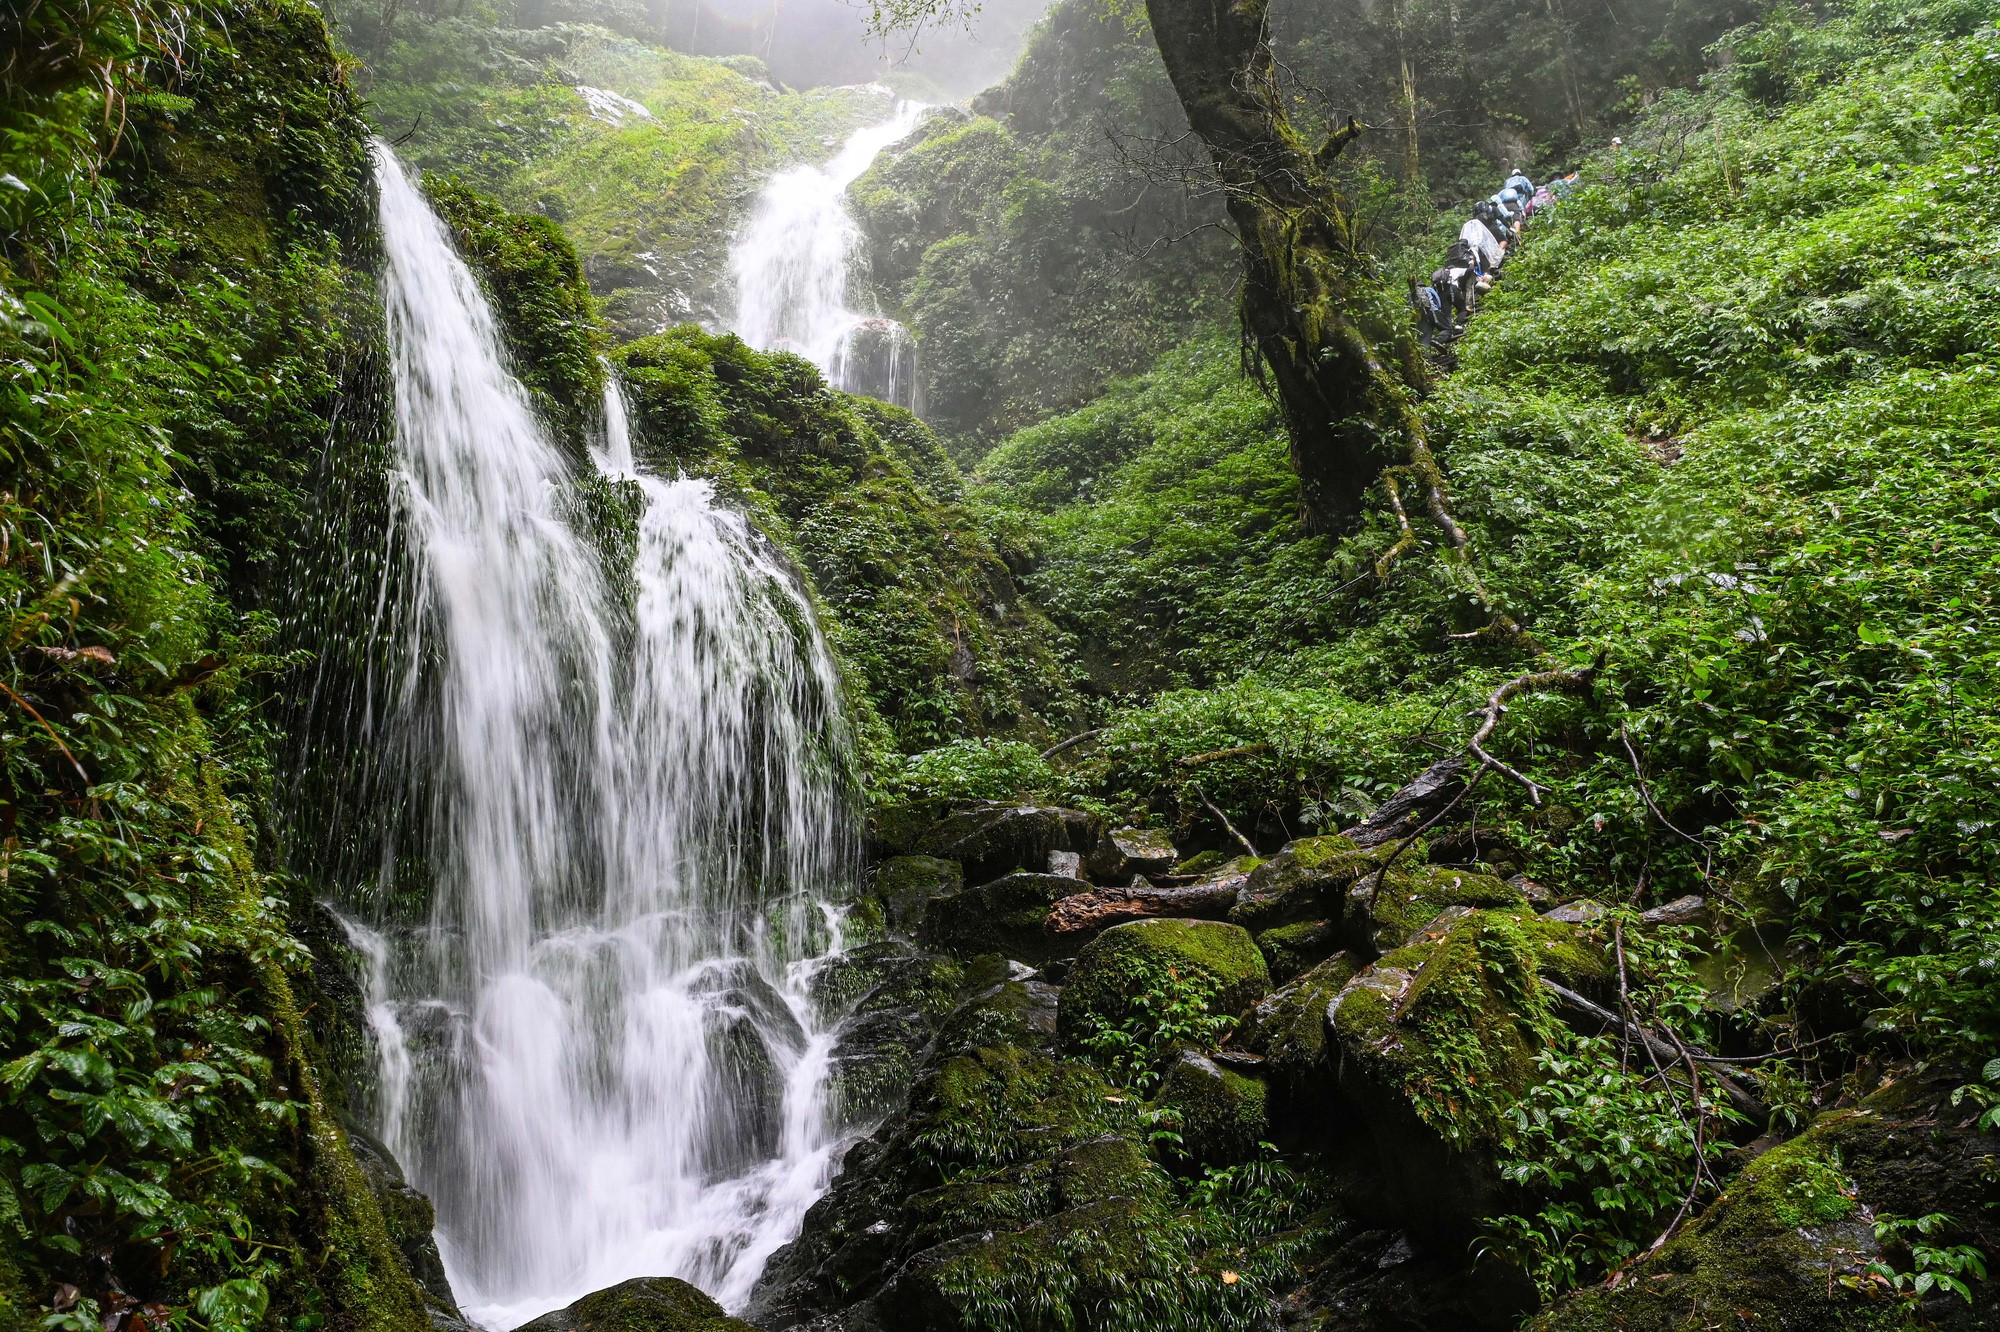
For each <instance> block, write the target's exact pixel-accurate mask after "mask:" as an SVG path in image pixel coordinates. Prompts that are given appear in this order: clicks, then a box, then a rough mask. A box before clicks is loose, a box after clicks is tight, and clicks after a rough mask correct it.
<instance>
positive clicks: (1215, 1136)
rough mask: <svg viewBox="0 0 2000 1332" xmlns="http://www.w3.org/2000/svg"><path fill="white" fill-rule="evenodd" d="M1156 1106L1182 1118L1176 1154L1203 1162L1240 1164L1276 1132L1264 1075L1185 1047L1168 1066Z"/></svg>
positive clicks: (1154, 1099) (1154, 1105)
mask: <svg viewBox="0 0 2000 1332" xmlns="http://www.w3.org/2000/svg"><path fill="white" fill-rule="evenodd" d="M1153 1107H1154V1108H1155V1109H1156V1110H1163V1111H1166V1112H1167V1113H1169V1114H1171V1115H1172V1116H1173V1117H1174V1119H1175V1121H1176V1122H1177V1123H1178V1125H1179V1128H1178V1129H1177V1131H1178V1132H1179V1134H1180V1139H1181V1142H1180V1147H1179V1148H1178V1150H1177V1151H1176V1152H1175V1155H1177V1156H1179V1157H1181V1158H1182V1159H1184V1160H1187V1161H1191V1162H1194V1163H1196V1164H1199V1165H1218V1166H1221V1165H1234V1164H1236V1163H1237V1162H1239V1161H1247V1160H1250V1159H1251V1158H1252V1157H1254V1156H1256V1154H1257V1145H1258V1144H1259V1143H1261V1142H1263V1141H1264V1140H1265V1139H1266V1138H1268V1137H1269V1136H1270V1133H1271V1116H1270V1111H1269V1109H1268V1107H1267V1105H1266V1096H1265V1089H1264V1083H1263V1080H1262V1079H1260V1078H1254V1077H1246V1076H1244V1075H1243V1074H1241V1073H1238V1072H1237V1071H1236V1070H1234V1069H1230V1068H1224V1067H1223V1066H1222V1065H1220V1064H1218V1063H1216V1062H1215V1061H1214V1060H1213V1059H1210V1058H1209V1057H1208V1056H1206V1055H1202V1054H1197V1053H1195V1052H1194V1051H1192V1050H1183V1051H1181V1052H1180V1053H1179V1054H1178V1055H1177V1056H1175V1058H1174V1061H1173V1062H1172V1063H1171V1064H1169V1065H1168V1066H1167V1071H1166V1076H1165V1077H1163V1078H1162V1079H1161V1080H1160V1090H1159V1092H1158V1094H1157V1095H1156V1096H1155V1097H1154V1098H1153Z"/></svg>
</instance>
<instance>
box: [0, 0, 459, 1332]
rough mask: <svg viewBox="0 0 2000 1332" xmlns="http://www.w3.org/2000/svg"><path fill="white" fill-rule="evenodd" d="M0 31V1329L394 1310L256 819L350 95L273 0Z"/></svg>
mask: <svg viewBox="0 0 2000 1332" xmlns="http://www.w3.org/2000/svg"><path fill="white" fill-rule="evenodd" d="M0 37H4V40H5V43H6V45H7V48H8V50H9V51H10V52H11V53H12V54H11V55H10V58H9V61H8V64H7V65H6V68H5V70H4V72H0V117H4V125H5V130H6V133H5V135H4V137H0V182H4V184H5V187H6V188H5V190H4V192H0V193H4V196H5V199H6V203H5V205H4V208H5V210H6V211H5V213H4V217H0V226H4V229H5V230H4V238H0V367H4V368H0V402H3V403H4V407H0V442H4V459H5V463H4V465H5V468H6V471H7V480H6V484H5V487H4V490H5V500H4V513H0V583H4V587H5V597H6V607H7V615H8V630H7V635H6V657H5V668H4V669H5V675H4V679H0V695H4V703H3V704H0V706H4V708H5V711H6V721H5V724H4V728H0V767H4V774H5V776H4V781H5V794H4V810H5V814H4V820H5V828H6V840H5V844H4V851H3V852H0V857H4V860H3V861H0V864H4V868H0V899H4V903H5V911H4V916H5V921H6V923H5V926H4V927H3V928H0V974H4V982H3V983H0V1061H4V1062H0V1216H4V1225H0V1322H4V1323H5V1324H6V1325H7V1326H9V1327H21V1328H26V1327H29V1326H43V1327H51V1328H86V1327H98V1326H105V1327H113V1326H116V1327H131V1328H137V1327H149V1328H162V1327H166V1326H177V1327H204V1328H212V1329H233V1328H249V1327H259V1326H270V1325H272V1324H274V1323H280V1322H281V1323H283V1324H284V1325H286V1326H288V1327H292V1328H297V1329H307V1328H313V1327H320V1326H329V1327H385V1328H386V1327H399V1328H407V1327H412V1326H417V1325H420V1324H421V1323H422V1322H423V1321H424V1313H423V1304H422V1299H421V1296H420V1294H419V1292H418V1291H417V1288H416V1287H415V1285H414V1284H413V1283H412V1282H411V1281H410V1280H409V1279H408V1277H407V1276H406V1275H404V1273H403V1271H402V1268H401V1266H400V1264H399V1263H398V1261H397V1260H396V1258H395V1256H394V1252H393V1250H392V1249H391V1248H390V1247H389V1241H388V1237H387V1234H386V1232H385V1230H384V1226H383V1221H382V1217H381V1213H380V1211H379V1209H378V1207H377V1206H376V1204H375V1202H374V1200H373V1198H372V1197H371V1196H370V1195H369V1194H368V1192H367V1191H366V1189H365V1187H364V1185H363V1182H362V1179H361V1176H360V1174H359V1172H358V1171H357V1169H356V1166H355V1163H354V1161H353V1159H352V1158H351V1157H350V1156H349V1155H348V1154H347V1149H346V1145H345V1142H344V1140H343V1138H342V1137H341V1134H340V1130H339V1129H338V1128H337V1127H336V1125H335V1121H334V1118H333V1109H332V1107H330V1105H329V1103H328V1100H327V1098H326V1097H325V1096H324V1095H323V1094H322V1092H321V1086H320V1081H319V1073H318V1070H317V1068H316V1066H315V1065H316V1053H315V1050H314V1048H313V1045H312V1042H311V1038H310V1035H309V1031H308V1028H307V1026H306V1024H305V1022H304V1021H303V1019H302V1016H301V1011H302V1008H303V1007H304V1006H305V1004H306V1003H307V1002H309V1001H310V996H311V994H312V990H311V986H312V977H311V972H310V968H309V963H310V958H309V957H308V956H307V955H306V954H305V953H304V951H303V950H302V949H301V948H300V947H299V945H298V944H297V943H296V942H295V940H294V938H293V936H292V934H291V926H290V920H289V914H290V911H291V909H292V904H291V902H290V901H289V900H288V899H289V898H290V891H289V888H290V881H289V880H288V879H287V878H286V877H285V876H284V875H282V874H280V873H279V872H278V865H279V863H280V861H279V859H278V848H277V847H276V845H275V844H274V842H273V840H272V837H271V833H272V826H271V818H270V813H271V811H270V809H269V807H268V804H267V798H268V795H269V793H270V790H271V787H272V784H273V781H274V777H275V772H274V763H275V756H276V752H277V746H276V744H275V737H274V735H273V732H272V729H271V725H270V722H269V720H268V719H267V716H266V714H265V710H264V704H265V703H266V702H268V690H269V688H270V685H269V684H268V683H266V682H268V681H271V680H274V679H276V678H279V677H280V676H281V675H282V673H283V672H284V671H285V670H286V669H287V668H288V667H289V666H290V665H292V662H291V660H290V658H288V657H285V656H281V655H274V653H273V650H272V648H271V643H272V641H273V620H272V617H271V616H270V615H269V614H268V613H266V612H265V611H264V610H262V609H260V608H262V607H274V606H276V605H277V604H278V601H279V594H280V588H281V585H282V583H283V582H284V579H285V575H286V573H287V560H288V558H289V550H290V546H291V542H292V540H293V538H294V536H295V534H296V531H297V529H298V526H299V524H300V523H301V522H302V521H303V518H304V515H305V514H306V513H307V511H308V509H309V507H310V502H311V501H310V495H309V488H308V478H309V476H310V473H311V471H312V468H313V466H314V460H315V458H316V457H317V455H318V452H319V450H320V448H321V447H322V445H323V443H324V441H325V439H326V437H327V435H328V432H329V430H330V429H331V426H330V422H331V420H332V418H333V415H334V412H335V404H336V395H337V394H338V392H339V390H340V388H341V378H342V366H343V363H344V362H345V361H346V360H347V358H349V357H351V356H352V355H354V353H355V350H356V347H357V344H358V343H360V342H361V341H363V340H365V338H366V337H367V336H368V334H367V330H368V328H369V322H368V321H367V320H366V319H365V318H364V319H361V320H358V321H357V320H356V319H355V318H354V308H355V307H354V305H353V303H352V302H350V300H349V286H350V281H351V277H350V274H349V273H348V271H347V269H346V268H345V266H344V263H343V254H344V253H345V250H346V247H347V245H348V243H349V242H350V240H351V238H353V237H354V236H355V235H356V234H357V233H358V231H359V228H360V224H361V220H362V218H363V217H365V213H362V212H361V208H362V205H363V202H364V193H363V191H364V180H365V176H364V156H363V148H362V141H361V122H360V119H359V117H358V114H357V111H356V107H357V99H356V98H355V96H354V94H353V92H352V89H351V88H350V86H349V84H348V82H347V80H346V77H345V70H344V68H343V66H342V64H341V62H340V60H339V59H338V57H337V56H336V55H335V53H334V51H333V49H332V47H331V44H330V42H329V40H328V37H327V33H326V29H325V27H324V25H323V23H322V22H321V20H320V18H319V16H318V15H317V13H316V12H315V11H313V10H312V9H311V8H309V7H307V6H304V5H299V4H292V3H289V2H287V0H257V2H256V3H246V4H241V5H235V6H228V7H223V8H217V9H203V10H200V11H196V10H193V9H187V8H182V7H179V6H174V5H169V4H164V3H162V4H146V3H140V4H131V3H106V4H91V5H63V6H36V7H27V8H16V9H14V10H11V11H10V12H9V16H8V17H7V18H6V19H5V20H4V21H0ZM363 308H365V307H363Z"/></svg>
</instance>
